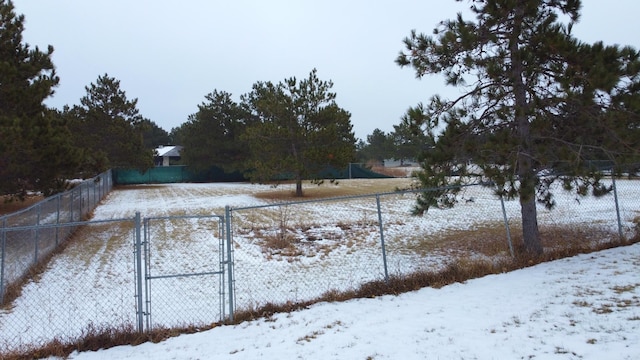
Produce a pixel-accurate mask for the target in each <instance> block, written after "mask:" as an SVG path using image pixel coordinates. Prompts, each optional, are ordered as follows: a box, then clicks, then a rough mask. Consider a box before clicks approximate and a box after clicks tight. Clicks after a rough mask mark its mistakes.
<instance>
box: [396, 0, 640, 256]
mask: <svg viewBox="0 0 640 360" xmlns="http://www.w3.org/2000/svg"><path fill="white" fill-rule="evenodd" d="M469 3H470V4H471V11H472V12H473V13H474V14H475V16H476V20H475V21H465V20H464V19H463V17H462V15H460V14H459V15H458V17H457V18H456V19H455V20H449V21H443V22H441V25H440V26H439V27H438V28H437V29H435V30H434V36H426V35H423V34H418V33H416V32H415V31H414V32H412V34H411V36H410V37H408V38H407V39H405V46H406V49H405V51H404V52H403V53H401V54H400V56H399V57H398V59H397V63H398V64H399V65H401V66H412V67H413V68H414V69H415V71H416V75H417V76H418V77H422V76H424V75H427V74H444V76H445V79H446V83H447V84H448V85H451V86H456V87H461V88H464V89H466V90H465V92H464V93H463V94H462V95H461V96H460V97H458V98H455V99H453V100H445V99H442V98H441V97H439V96H434V97H433V98H432V99H431V102H430V103H429V104H428V105H427V106H423V105H419V106H417V107H415V108H413V109H410V111H409V112H408V113H407V116H408V118H409V120H410V122H411V123H412V126H413V127H414V128H416V129H421V130H423V131H425V133H426V134H427V136H428V137H429V138H430V139H433V140H434V141H435V146H434V148H432V149H430V150H429V151H427V152H425V157H424V161H423V163H422V167H423V170H424V171H423V172H422V173H421V174H420V179H421V181H422V183H423V185H425V186H427V187H438V186H442V185H451V184H459V183H461V182H462V181H465V179H467V178H469V177H470V176H474V175H478V176H481V177H482V178H483V180H484V182H485V183H493V184H495V185H496V186H497V188H498V189H499V190H498V192H499V194H500V195H502V196H506V197H517V198H518V199H519V201H520V206H521V214H522V228H523V239H524V246H525V249H526V251H528V252H530V253H532V254H541V253H542V252H543V248H542V242H541V239H540V234H539V229H538V223H537V210H536V202H537V201H540V202H543V203H545V204H546V205H547V206H549V207H552V206H553V204H554V202H553V195H552V193H551V191H550V186H551V184H552V183H553V182H554V181H555V180H561V181H563V182H564V184H565V185H566V186H565V187H573V188H574V189H576V190H577V192H578V193H579V194H581V195H584V194H586V193H587V189H592V192H593V193H594V194H602V193H606V191H607V190H608V189H607V188H605V187H604V186H602V184H601V183H600V182H599V178H600V175H599V174H598V173H597V171H594V169H592V167H591V166H590V164H592V161H591V160H592V159H590V157H594V156H603V155H604V154H608V155H612V154H622V153H625V154H630V155H633V153H635V154H637V151H638V147H637V146H636V147H635V148H634V146H633V141H632V140H631V139H630V138H629V135H628V134H624V133H621V132H620V129H622V128H625V127H626V128H628V129H633V126H631V127H629V125H630V124H629V121H632V120H624V121H623V122H624V123H626V124H625V125H622V126H620V125H615V124H613V123H612V122H611V121H610V119H611V118H612V117H616V116H617V115H615V114H619V110H620V109H621V107H620V106H621V105H620V104H619V103H617V102H616V99H617V98H618V97H620V96H622V95H623V94H625V93H626V94H630V96H631V97H632V98H633V97H637V85H638V77H637V74H638V65H637V63H638V54H637V52H636V51H635V50H633V49H631V48H628V47H625V48H622V49H621V48H619V47H617V46H610V47H605V46H602V45H601V44H594V45H588V44H583V43H580V42H579V41H577V40H576V39H574V38H573V37H572V36H571V34H570V31H571V27H572V25H573V23H575V22H576V21H577V20H578V18H579V10H580V7H581V2H580V1H579V0H542V1H540V0H489V1H474V0H469ZM561 16H562V18H561ZM565 18H566V19H567V22H566V23H563V22H561V19H565ZM633 92H635V94H633V95H631V93H633ZM636 115H637V113H636V114H634V115H633V116H631V117H629V118H634V116H636ZM636 121H637V120H636ZM636 124H637V122H636ZM602 131H606V132H607V133H608V134H611V135H613V137H612V138H613V139H617V138H627V141H626V142H625V143H623V144H621V143H618V142H615V141H604V142H602V141H600V140H598V139H600V135H601V134H602ZM631 132H634V131H631ZM635 134H636V135H634V136H636V137H635V139H637V127H636V128H635ZM635 144H636V145H637V144H638V143H637V142H636V143H635ZM585 149H588V150H587V151H585ZM470 159H471V160H473V162H474V163H475V164H476V165H477V166H479V167H480V168H481V170H482V172H481V174H477V173H475V174H473V173H471V172H470V170H469V168H468V167H467V166H466V164H467V162H468V161H469V160H470ZM559 169H561V170H562V172H563V176H562V177H551V178H542V177H541V176H540V174H541V173H542V172H547V171H556V170H559ZM454 173H455V174H456V175H463V176H459V177H452V176H451V175H453V174H454ZM433 195H434V193H431V194H424V195H423V196H422V197H421V198H420V199H419V201H418V204H417V207H416V212H421V211H425V210H426V209H428V208H429V207H430V206H449V205H452V204H453V203H455V190H454V189H451V190H444V191H442V192H440V193H437V194H436V195H438V196H433Z"/></svg>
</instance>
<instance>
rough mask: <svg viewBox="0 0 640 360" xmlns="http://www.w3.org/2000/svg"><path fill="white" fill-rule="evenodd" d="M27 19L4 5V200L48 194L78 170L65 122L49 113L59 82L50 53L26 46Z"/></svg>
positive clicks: (0, 12)
mask: <svg viewBox="0 0 640 360" xmlns="http://www.w3.org/2000/svg"><path fill="white" fill-rule="evenodd" d="M23 23H24V16H23V15H19V16H18V15H16V14H15V12H14V7H13V3H12V2H11V1H6V0H0V195H7V194H9V195H17V196H18V197H24V195H25V193H26V191H28V190H31V191H42V192H43V193H45V194H50V193H53V192H56V191H60V190H63V189H64V188H65V183H66V182H65V178H67V177H68V176H71V175H72V174H73V173H74V171H75V168H76V166H77V164H78V160H79V159H78V156H79V155H78V152H77V151H76V150H75V149H73V147H72V146H71V145H70V143H69V138H70V134H69V132H68V130H67V128H66V124H65V122H64V121H63V120H62V119H61V118H59V117H58V116H57V115H56V113H55V112H53V111H49V110H47V108H46V106H45V105H44V103H43V102H44V100H45V99H46V98H47V97H49V96H51V95H52V94H53V88H54V87H55V86H56V85H57V84H58V81H59V79H58V77H57V76H56V74H55V69H54V66H53V63H52V61H51V55H52V53H53V47H52V46H49V47H48V49H47V52H42V51H40V49H38V47H35V48H33V49H32V48H30V46H29V44H26V43H23V39H22V32H23V31H24V25H23Z"/></svg>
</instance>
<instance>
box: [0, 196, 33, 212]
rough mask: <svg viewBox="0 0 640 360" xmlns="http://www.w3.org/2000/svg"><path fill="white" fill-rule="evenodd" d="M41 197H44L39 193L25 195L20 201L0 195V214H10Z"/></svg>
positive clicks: (26, 206)
mask: <svg viewBox="0 0 640 360" xmlns="http://www.w3.org/2000/svg"><path fill="white" fill-rule="evenodd" d="M42 199H44V197H43V196H41V195H34V196H27V197H26V198H25V199H24V200H22V201H21V200H19V199H15V198H11V197H8V196H0V215H6V214H11V213H13V212H16V211H20V210H22V209H25V208H28V207H29V206H31V205H33V204H35V203H37V202H38V201H41V200H42Z"/></svg>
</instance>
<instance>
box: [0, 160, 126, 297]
mask: <svg viewBox="0 0 640 360" xmlns="http://www.w3.org/2000/svg"><path fill="white" fill-rule="evenodd" d="M112 188H113V181H112V177H111V170H109V171H106V172H104V173H102V174H100V175H98V176H96V177H94V178H92V179H89V180H86V181H83V182H81V183H78V184H77V185H76V186H74V187H73V188H72V189H71V190H69V191H66V192H63V193H60V194H56V195H54V196H51V197H48V198H46V199H44V200H42V201H40V202H38V203H36V204H34V205H32V206H30V207H28V208H26V209H23V210H21V211H18V212H15V213H12V214H9V215H5V216H1V217H0V230H2V229H8V228H20V230H17V229H13V230H11V231H0V304H2V303H3V302H4V298H5V293H6V291H7V288H8V287H9V286H10V285H11V284H14V283H16V282H19V281H20V280H21V279H23V278H24V277H25V276H26V275H27V274H28V272H29V269H31V268H33V267H34V266H36V265H37V264H39V263H40V262H41V260H42V259H44V258H46V257H47V256H49V255H50V254H51V253H52V252H53V251H54V250H55V249H56V248H57V247H58V246H59V245H60V244H62V243H64V242H65V241H66V240H67V239H68V238H69V236H70V235H71V234H72V233H73V232H74V231H75V229H76V227H75V226H52V225H63V224H70V223H74V222H79V221H82V220H85V219H87V218H88V217H89V214H90V213H91V212H92V211H93V209H95V207H96V206H97V205H98V203H99V202H100V200H102V198H103V197H104V196H105V195H106V194H108V193H109V192H110V191H111V189H112Z"/></svg>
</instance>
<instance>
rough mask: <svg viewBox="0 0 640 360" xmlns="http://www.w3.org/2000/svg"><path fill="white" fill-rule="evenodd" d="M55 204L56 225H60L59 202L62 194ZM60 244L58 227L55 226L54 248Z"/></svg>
mask: <svg viewBox="0 0 640 360" xmlns="http://www.w3.org/2000/svg"><path fill="white" fill-rule="evenodd" d="M56 200H57V202H56V225H60V202H61V201H62V194H58V196H57V199H56ZM59 242H60V226H56V247H57V246H58V243H59Z"/></svg>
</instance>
